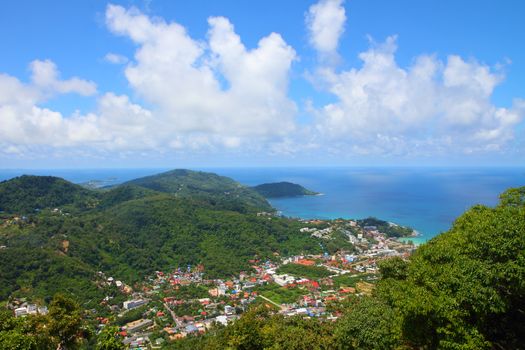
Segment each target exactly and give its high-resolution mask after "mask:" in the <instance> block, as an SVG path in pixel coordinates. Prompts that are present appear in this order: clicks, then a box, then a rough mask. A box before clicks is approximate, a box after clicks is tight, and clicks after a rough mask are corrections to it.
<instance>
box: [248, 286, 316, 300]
mask: <svg viewBox="0 0 525 350" xmlns="http://www.w3.org/2000/svg"><path fill="white" fill-rule="evenodd" d="M255 290H256V291H257V292H258V293H259V294H260V295H263V296H265V297H266V298H268V299H270V300H271V301H273V302H275V303H277V304H292V303H296V302H298V301H299V298H301V297H302V296H303V295H305V294H308V290H306V288H299V287H294V288H290V287H287V288H285V287H281V286H279V285H278V284H275V283H272V284H267V285H264V286H260V287H257V288H256V289H255Z"/></svg>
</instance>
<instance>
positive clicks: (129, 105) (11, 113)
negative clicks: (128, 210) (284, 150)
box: [0, 5, 296, 154]
mask: <svg viewBox="0 0 525 350" xmlns="http://www.w3.org/2000/svg"><path fill="white" fill-rule="evenodd" d="M106 20H107V25H108V28H109V29H110V30H111V31H112V32H113V33H115V34H119V35H123V36H127V37H129V38H130V39H131V40H132V41H133V42H134V43H135V44H136V45H137V50H136V52H135V56H134V60H132V61H131V62H128V64H127V66H126V68H125V75H126V78H127V79H128V81H129V84H130V87H131V88H132V90H133V91H134V93H135V94H136V95H137V96H138V97H140V98H142V99H143V100H144V101H145V102H146V103H147V104H148V106H149V109H146V108H144V107H142V106H140V105H139V104H136V103H133V102H132V101H130V99H129V98H128V97H127V96H124V95H122V96H118V95H115V94H113V93H106V94H104V95H101V96H99V97H98V98H97V108H96V110H94V111H92V112H91V113H87V114H80V113H78V112H77V113H74V114H73V115H71V116H64V115H62V114H61V113H60V112H57V111H53V110H51V109H49V108H43V107H41V105H42V103H44V102H45V101H46V100H47V99H49V98H51V97H53V96H56V95H59V94H65V93H78V94H81V95H86V96H87V95H92V94H94V93H96V86H95V84H94V83H92V82H90V81H86V80H82V79H80V78H77V77H73V78H70V79H65V80H64V79H61V78H60V73H59V71H58V69H57V67H56V65H55V64H54V63H53V62H52V61H49V60H46V61H39V60H36V61H33V62H32V63H31V65H30V68H31V73H32V74H31V82H30V83H22V82H20V81H19V80H18V79H17V78H14V77H11V76H8V75H0V122H1V124H2V127H1V128H0V146H2V147H3V149H4V153H7V151H9V153H10V154H13V153H14V150H15V149H16V150H17V151H18V152H20V153H23V152H27V153H31V152H35V151H36V150H37V149H38V148H40V147H51V148H54V149H55V150H57V151H59V150H60V149H68V150H70V151H71V152H73V151H74V150H83V152H88V153H92V154H96V153H104V152H120V153H121V154H122V153H125V152H142V151H156V152H160V153H162V152H165V151H166V149H172V150H175V151H177V150H181V151H182V150H193V151H196V152H200V150H207V151H210V152H214V151H217V150H219V149H229V150H235V149H240V148H241V146H242V147H243V149H244V150H246V149H247V148H246V147H252V148H253V147H255V148H257V147H259V143H260V142H262V143H264V142H273V140H278V139H280V138H281V137H283V135H286V134H287V133H288V132H289V131H291V130H293V129H294V127H295V124H294V117H295V114H296V105H295V103H294V102H293V101H291V100H290V99H289V98H288V97H287V90H288V81H289V77H288V76H289V72H290V68H291V65H292V62H293V60H294V59H295V57H296V55H295V51H294V50H293V49H292V48H291V47H290V46H289V45H287V44H286V42H284V40H283V39H282V37H281V36H280V35H279V34H276V33H271V34H270V35H268V36H266V37H263V38H262V39H261V40H260V41H259V43H258V46H257V47H256V48H253V49H248V48H246V47H245V46H244V45H243V44H242V41H241V39H240V37H239V36H238V35H237V34H236V33H235V31H234V28H233V25H232V24H231V23H230V22H229V21H228V20H227V19H226V18H222V17H212V18H209V20H208V23H209V32H208V36H207V41H206V42H202V41H198V40H195V39H193V38H191V37H190V36H189V35H188V33H187V32H186V30H185V28H184V27H182V26H181V25H179V24H177V23H174V22H173V23H166V22H165V21H163V20H162V19H158V18H151V17H149V16H146V15H144V14H142V13H141V12H139V11H138V10H136V9H134V8H131V9H124V8H123V7H120V6H114V5H109V6H108V7H107V12H106ZM106 60H108V61H111V62H116V63H123V62H124V60H123V58H122V57H120V56H118V55H116V54H111V53H110V54H108V55H107V56H106ZM17 146H22V147H18V148H17Z"/></svg>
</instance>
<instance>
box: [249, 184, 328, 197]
mask: <svg viewBox="0 0 525 350" xmlns="http://www.w3.org/2000/svg"><path fill="white" fill-rule="evenodd" d="M252 188H253V189H254V190H255V191H257V192H258V193H259V194H261V195H262V196H263V197H266V198H279V197H295V196H312V195H316V194H319V193H317V192H313V191H310V190H307V189H306V188H304V187H303V186H301V185H298V184H294V183H291V182H274V183H267V184H262V185H258V186H255V187H252Z"/></svg>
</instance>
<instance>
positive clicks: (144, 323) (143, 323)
mask: <svg viewBox="0 0 525 350" xmlns="http://www.w3.org/2000/svg"><path fill="white" fill-rule="evenodd" d="M152 324H153V321H152V320H149V319H140V320H136V321H133V322H130V323H128V324H126V330H127V331H128V333H134V332H137V331H139V330H141V329H144V328H147V327H149V326H151V325H152Z"/></svg>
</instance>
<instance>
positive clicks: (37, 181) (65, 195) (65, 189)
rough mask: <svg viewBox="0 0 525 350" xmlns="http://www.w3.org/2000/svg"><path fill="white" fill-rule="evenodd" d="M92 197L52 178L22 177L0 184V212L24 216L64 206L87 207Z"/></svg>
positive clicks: (62, 181) (64, 181)
mask: <svg viewBox="0 0 525 350" xmlns="http://www.w3.org/2000/svg"><path fill="white" fill-rule="evenodd" d="M94 197H96V196H95V194H94V193H93V192H91V191H89V190H87V189H85V188H83V187H82V186H79V185H75V184H73V183H71V182H68V181H66V180H64V179H61V178H58V177H53V176H30V175H23V176H20V177H16V178H14V179H11V180H7V181H2V182H0V211H4V212H7V213H17V214H27V213H33V212H35V210H36V209H44V208H54V207H59V206H63V205H67V204H77V205H78V206H84V207H88V206H90V205H92V204H93V203H92V200H93V199H94Z"/></svg>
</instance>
